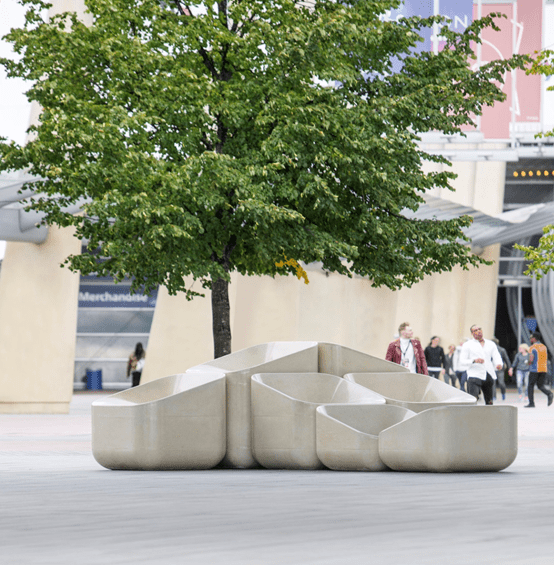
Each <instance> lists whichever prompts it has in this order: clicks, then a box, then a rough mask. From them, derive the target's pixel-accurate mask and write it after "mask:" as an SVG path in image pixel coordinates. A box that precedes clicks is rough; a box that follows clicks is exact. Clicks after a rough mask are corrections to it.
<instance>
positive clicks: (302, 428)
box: [252, 373, 385, 469]
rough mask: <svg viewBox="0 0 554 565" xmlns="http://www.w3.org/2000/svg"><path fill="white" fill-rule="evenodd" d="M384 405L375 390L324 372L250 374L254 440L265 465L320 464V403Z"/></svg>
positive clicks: (317, 466)
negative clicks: (318, 413)
mask: <svg viewBox="0 0 554 565" xmlns="http://www.w3.org/2000/svg"><path fill="white" fill-rule="evenodd" d="M345 403H348V404H350V403H352V404H357V403H366V404H385V399H384V398H383V397H382V396H380V395H378V394H375V393H374V392H372V391H371V390H369V389H367V388H365V387H363V386H360V385H357V384H355V383H350V382H348V381H345V380H344V379H341V378H340V377H337V376H335V375H328V374H325V373H291V374H286V375H285V374H263V375H259V374H258V375H254V376H253V377H252V444H253V448H254V457H255V458H256V460H257V461H258V462H259V463H260V464H261V465H262V466H263V467H265V468H266V469H321V468H323V464H322V463H321V461H320V460H319V458H318V456H317V450H316V425H315V418H316V408H317V407H318V406H321V405H323V404H325V405H327V404H345Z"/></svg>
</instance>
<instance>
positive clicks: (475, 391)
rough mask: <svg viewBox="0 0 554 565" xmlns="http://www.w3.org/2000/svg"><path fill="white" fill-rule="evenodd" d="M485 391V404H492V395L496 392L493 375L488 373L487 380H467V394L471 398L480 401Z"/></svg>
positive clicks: (473, 378) (471, 378) (470, 378)
mask: <svg viewBox="0 0 554 565" xmlns="http://www.w3.org/2000/svg"><path fill="white" fill-rule="evenodd" d="M481 391H483V398H484V399H485V404H492V395H493V392H494V379H493V378H492V376H491V375H489V374H488V373H487V378H486V380H484V381H483V380H481V379H476V378H475V377H469V378H468V379H467V392H468V393H469V394H471V396H475V398H477V400H479V394H480V392H481Z"/></svg>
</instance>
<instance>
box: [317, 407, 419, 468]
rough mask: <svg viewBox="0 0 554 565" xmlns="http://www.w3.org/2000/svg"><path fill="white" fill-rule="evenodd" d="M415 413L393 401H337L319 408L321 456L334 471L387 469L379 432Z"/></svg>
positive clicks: (321, 459)
mask: <svg viewBox="0 0 554 565" xmlns="http://www.w3.org/2000/svg"><path fill="white" fill-rule="evenodd" d="M411 416H415V412H412V411H411V410H407V409H406V408H400V406H391V405H389V404H385V405H383V404H381V405H378V404H375V405H367V404H366V405H364V404H362V405H359V404H337V405H334V406H331V405H325V406H319V407H318V408H317V411H316V438H317V445H316V448H317V456H318V458H319V460H320V461H321V462H322V463H323V464H324V465H325V466H326V467H328V468H329V469H333V470H334V471H385V470H387V466H386V465H385V464H384V463H383V460H382V459H381V457H380V455H379V434H380V432H382V431H383V430H385V429H387V428H390V427H391V426H394V425H395V424H398V423H399V422H402V421H404V420H406V419H407V418H410V417H411Z"/></svg>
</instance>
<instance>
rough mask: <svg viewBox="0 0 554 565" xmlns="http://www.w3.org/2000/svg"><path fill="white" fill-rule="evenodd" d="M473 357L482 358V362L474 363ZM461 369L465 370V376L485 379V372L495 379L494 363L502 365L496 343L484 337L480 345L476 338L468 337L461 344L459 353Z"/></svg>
mask: <svg viewBox="0 0 554 565" xmlns="http://www.w3.org/2000/svg"><path fill="white" fill-rule="evenodd" d="M475 359H484V360H485V362H484V363H475V362H474V361H475ZM460 365H461V366H462V368H463V369H462V370H464V369H465V370H466V371H467V378H468V379H469V378H474V379H481V380H482V381H484V380H486V378H487V373H488V374H489V375H490V376H491V377H492V378H493V379H496V365H502V357H500V353H499V352H498V347H496V343H494V341H491V340H490V339H486V340H485V343H484V345H481V343H480V342H478V341H477V340H476V339H470V340H469V341H466V342H465V343H464V344H463V345H462V352H461V354H460Z"/></svg>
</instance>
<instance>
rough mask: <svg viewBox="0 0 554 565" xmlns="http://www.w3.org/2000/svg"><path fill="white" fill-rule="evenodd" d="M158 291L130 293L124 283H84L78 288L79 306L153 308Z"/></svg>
mask: <svg viewBox="0 0 554 565" xmlns="http://www.w3.org/2000/svg"><path fill="white" fill-rule="evenodd" d="M157 298H158V291H157V290H156V291H154V292H152V293H151V294H141V293H139V294H131V292H130V287H129V286H126V285H121V286H118V285H92V284H91V285H86V284H81V286H80V288H79V308H154V307H155V306H156V300H157Z"/></svg>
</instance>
